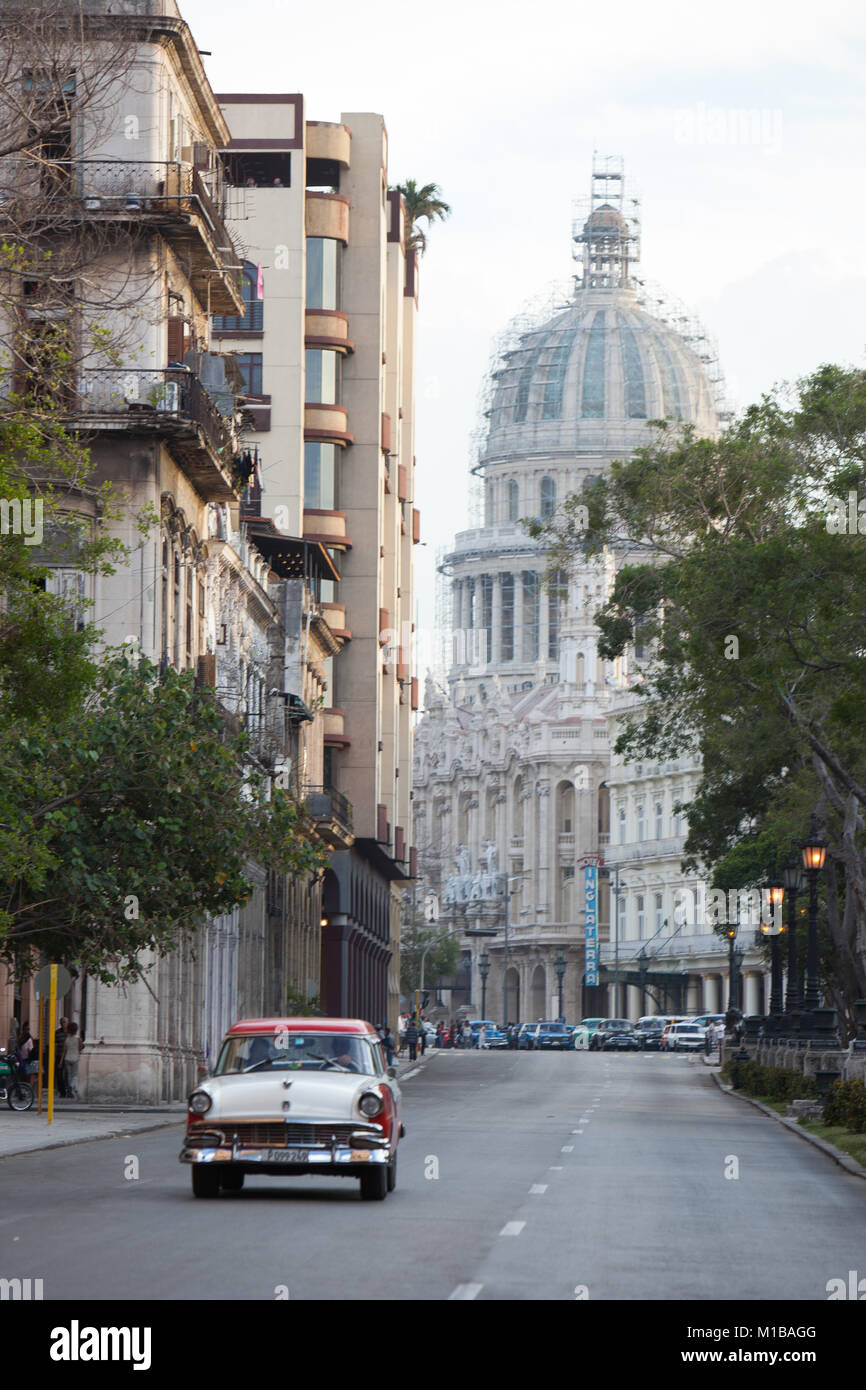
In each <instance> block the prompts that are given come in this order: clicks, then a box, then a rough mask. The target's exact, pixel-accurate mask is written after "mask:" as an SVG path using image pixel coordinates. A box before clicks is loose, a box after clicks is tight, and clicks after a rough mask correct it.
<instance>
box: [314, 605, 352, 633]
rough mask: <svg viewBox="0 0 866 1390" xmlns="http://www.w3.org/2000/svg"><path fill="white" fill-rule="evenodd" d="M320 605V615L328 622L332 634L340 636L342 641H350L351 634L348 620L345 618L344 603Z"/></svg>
mask: <svg viewBox="0 0 866 1390" xmlns="http://www.w3.org/2000/svg"><path fill="white" fill-rule="evenodd" d="M320 607H321V609H322V617H323V618H324V619H325V622H326V623H327V624H328V627H329V628H330V629H331V631H332V633H333V634H334V636H335V637H339V638H341V639H342V641H344V642H348V641H350V640H351V637H352V634H351V632H350V630H349V626H348V620H347V618H346V605H345V603H322V604H320Z"/></svg>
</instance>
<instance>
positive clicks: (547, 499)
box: [541, 478, 556, 516]
mask: <svg viewBox="0 0 866 1390" xmlns="http://www.w3.org/2000/svg"><path fill="white" fill-rule="evenodd" d="M555 511H556V483H555V482H554V480H553V478H542V480H541V515H542V516H553V513H554V512H555Z"/></svg>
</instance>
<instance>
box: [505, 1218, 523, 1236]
mask: <svg viewBox="0 0 866 1390" xmlns="http://www.w3.org/2000/svg"><path fill="white" fill-rule="evenodd" d="M525 1225H526V1222H525V1221H506V1223H505V1225H504V1226H503V1227H502V1230H501V1231H500V1232H499V1234H500V1235H501V1236H519V1235H520V1232H521V1231H522V1230H523V1228H524V1226H525Z"/></svg>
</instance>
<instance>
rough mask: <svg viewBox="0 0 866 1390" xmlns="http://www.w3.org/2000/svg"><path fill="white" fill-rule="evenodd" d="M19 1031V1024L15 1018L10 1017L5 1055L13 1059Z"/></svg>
mask: <svg viewBox="0 0 866 1390" xmlns="http://www.w3.org/2000/svg"><path fill="white" fill-rule="evenodd" d="M20 1033H21V1024H20V1023H19V1022H18V1019H17V1018H14V1017H13V1018H10V1020H9V1033H8V1035H7V1039H6V1055H7V1057H9V1058H10V1059H12V1060H14V1057H15V1053H16V1052H17V1051H18V1038H19V1036H20Z"/></svg>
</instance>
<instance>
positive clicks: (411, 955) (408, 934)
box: [400, 917, 460, 994]
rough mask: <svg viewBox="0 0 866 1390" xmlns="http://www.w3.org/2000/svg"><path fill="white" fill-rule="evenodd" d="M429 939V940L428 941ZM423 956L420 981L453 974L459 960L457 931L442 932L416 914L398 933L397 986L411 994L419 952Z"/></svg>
mask: <svg viewBox="0 0 866 1390" xmlns="http://www.w3.org/2000/svg"><path fill="white" fill-rule="evenodd" d="M431 942H432V943H433V944H432V945H431ZM425 947H428V948H429V949H428V950H427V955H426V957H425V959H424V982H425V988H426V986H427V985H435V984H436V982H437V980H438V979H439V977H440V976H442V975H453V974H454V972H455V971H456V969H457V965H458V962H459V960H460V944H459V941H458V939H457V935H456V934H454V933H452V934H451V935H446V934H445V932H444V931H443V930H442V929H441V928H440V927H438V926H435V925H434V926H432V927H431V926H430V925H429V924H428V923H427V922H425V921H423V919H421V918H420V917H416V919H415V920H414V921H410V922H408V923H406V924H405V925H404V926H403V928H402V930H401V933H400V989H401V990H402V992H403V993H404V994H412V993H414V991H415V990H416V989H418V988H419V987H420V985H421V956H422V954H423V952H424V949H425Z"/></svg>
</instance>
